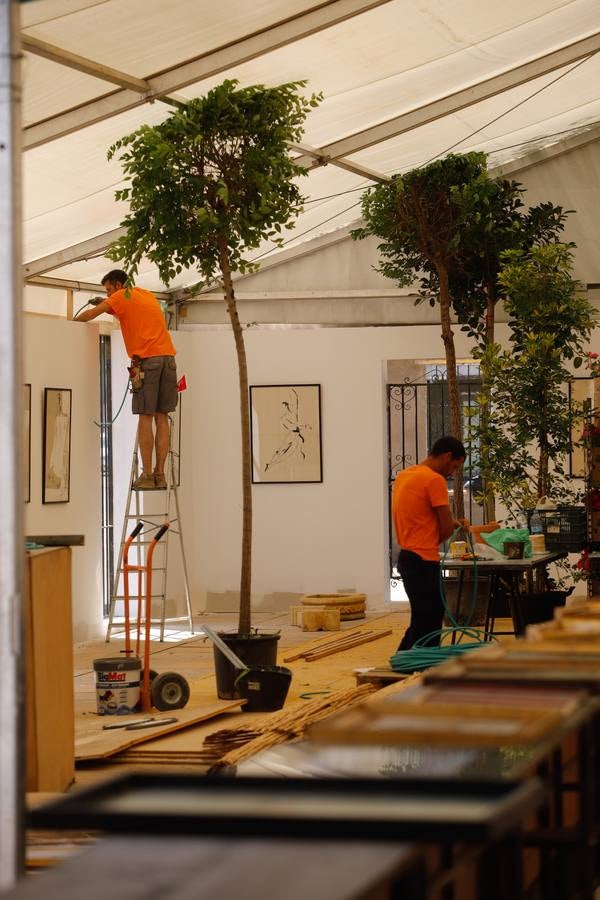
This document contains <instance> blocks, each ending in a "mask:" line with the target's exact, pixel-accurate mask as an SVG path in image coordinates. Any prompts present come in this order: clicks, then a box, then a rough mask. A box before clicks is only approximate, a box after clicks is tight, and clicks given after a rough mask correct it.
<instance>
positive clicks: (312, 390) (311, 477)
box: [250, 384, 323, 484]
mask: <svg viewBox="0 0 600 900" xmlns="http://www.w3.org/2000/svg"><path fill="white" fill-rule="evenodd" d="M250 414H251V418H250V422H251V428H250V436H251V444H252V481H253V482H254V483H255V484H264V483H267V482H268V483H271V484H299V483H314V482H321V481H323V470H322V459H321V385H320V384H267V385H252V386H251V387H250Z"/></svg>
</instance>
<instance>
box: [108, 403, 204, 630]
mask: <svg viewBox="0 0 600 900" xmlns="http://www.w3.org/2000/svg"><path fill="white" fill-rule="evenodd" d="M172 437H173V419H172V417H171V416H169V451H168V455H167V466H166V473H167V478H166V481H167V488H166V491H165V507H166V509H165V512H164V513H162V512H160V513H146V514H145V515H143V514H142V512H141V503H140V500H141V498H140V496H139V494H140V491H134V490H133V483H134V481H135V480H136V478H137V476H138V463H139V437H138V434H137V433H136V439H135V445H134V449H133V457H132V461H131V470H130V477H129V490H128V492H127V501H126V506H125V514H124V516H123V528H122V531H121V543H120V546H119V555H118V560H117V565H116V568H115V572H114V579H113V591H112V597H111V602H110V609H109V616H108V625H107V629H106V642H107V643H108V642H109V641H110V638H111V633H112V631H113V630H114V629H117V628H121V629H122V628H123V625H124V620H123V621H122V622H120V621H119V622H117V621H115V609H116V605H117V602H119V601H120V600H122V599H123V594H122V593H121V594H119V584H120V581H121V578H122V577H123V548H124V545H125V541H126V540H127V531H128V523H129V522H130V520H132V519H135V520H136V521H138V522H143V523H144V524H145V525H147V526H148V528H146V529H142V531H141V533H140V534H139V535H137V537H136V539H135V540H134V541H133V542H132V547H131V548H130V552H131V550H133V548H134V547H135V553H136V563H135V564H134V565H133V566H132V567H131V568H132V569H133V568H135V569H138V570H139V571H138V578H140V579H142V578H143V574H144V573H143V570H144V568H145V567H144V564H143V559H144V552H143V548H144V546H147V545H149V544H150V543H151V541H146V540H143V537H144V534H147V532H148V530H149V529H154V528H156V527H159V525H158V523H157V522H155V521H152V520H153V519H160V520H161V522H160V524H163V523H165V522H166V523H169V525H171V524H175V523H176V524H177V525H178V528H174V529H173V535H177V536H178V538H179V548H180V552H181V561H182V571H183V583H184V596H185V606H186V612H185V615H182V616H169V617H167V614H166V604H167V582H168V558H169V532H170V531H171V529H170V528H169V529H168V531H167V533H166V535H165V540H164V542H162V543H161V544H160V545H159V546H161V547H162V546H164V560H163V563H164V565H163V566H160V567H158V568H157V569H156V570H155V573H156V575H157V576H158V578H161V579H162V590H161V592H160V593H153V595H152V599H157V600H159V601H160V617H159V618H158V619H152V618H151V621H152V623H153V625H156V624H158V625H159V627H160V641H161V642H163V641H164V638H165V624H166V623H167V622H183V621H187V623H188V628H189V631H190V632H191V633H192V634H193V633H194V623H193V617H192V606H191V598H190V586H189V576H188V568H187V560H186V556H185V548H184V544H183V527H182V524H181V511H180V507H179V496H178V493H177V483H176V481H175V464H174V452H173V450H172V449H171V447H172ZM132 495H135V501H134V506H135V514H131V506H132ZM172 502H174V504H175V516H174V517H173V518H171V515H170V510H171V504H172Z"/></svg>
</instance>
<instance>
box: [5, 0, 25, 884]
mask: <svg viewBox="0 0 600 900" xmlns="http://www.w3.org/2000/svg"><path fill="white" fill-rule="evenodd" d="M18 18H19V8H18V3H17V0H0V235H2V239H1V240H0V288H1V290H0V304H1V309H2V316H1V318H2V327H1V328H0V385H2V393H1V395H0V436H1V437H0V472H1V473H2V503H1V504H0V735H1V736H2V737H1V740H0V891H2V890H7V889H9V888H11V887H12V886H13V885H14V883H15V881H16V880H17V878H18V877H19V875H20V874H21V873H22V871H23V859H24V849H23V845H24V827H23V810H24V796H25V795H24V759H25V752H24V751H25V741H24V716H23V712H24V687H23V682H24V678H23V675H24V666H23V655H22V654H23V639H22V635H23V598H22V590H23V566H24V559H23V557H24V549H23V548H24V542H23V489H22V472H21V463H20V459H19V457H20V450H21V448H22V446H23V440H22V437H21V436H22V434H23V425H22V409H23V377H22V370H21V345H22V335H21V319H22V271H21V259H22V253H21V144H20V132H21V110H20V105H21V84H20V43H19V41H20V38H19V29H18Z"/></svg>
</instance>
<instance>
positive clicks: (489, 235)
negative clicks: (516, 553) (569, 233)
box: [422, 176, 567, 522]
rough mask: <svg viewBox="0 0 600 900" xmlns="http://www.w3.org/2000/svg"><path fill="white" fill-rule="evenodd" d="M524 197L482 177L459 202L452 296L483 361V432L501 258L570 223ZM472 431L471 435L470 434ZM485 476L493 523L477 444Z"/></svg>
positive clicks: (484, 457)
mask: <svg viewBox="0 0 600 900" xmlns="http://www.w3.org/2000/svg"><path fill="white" fill-rule="evenodd" d="M524 193H525V191H524V189H523V187H522V186H521V185H519V184H518V183H517V182H515V181H509V180H507V179H503V178H500V179H492V178H490V177H483V176H481V177H478V178H476V179H475V180H474V181H472V182H471V183H469V184H466V185H465V187H464V189H463V190H462V191H461V194H460V197H459V198H458V202H459V203H460V204H461V206H462V208H463V212H464V220H465V227H464V231H463V238H462V240H461V247H460V259H459V264H458V265H457V266H455V267H454V269H453V271H452V272H451V275H450V296H451V301H452V306H453V309H454V311H455V313H456V317H457V320H458V322H459V323H460V324H461V330H462V331H464V332H466V333H467V334H469V335H470V336H471V337H472V338H474V340H475V342H476V346H475V349H474V356H475V358H478V359H479V361H480V373H481V392H480V397H479V398H478V403H477V406H476V407H474V408H472V409H471V410H468V411H467V412H468V413H473V411H474V410H476V415H477V418H478V420H479V421H478V426H479V422H480V423H481V429H482V430H483V431H486V430H487V429H489V428H490V407H489V393H488V383H489V377H490V376H489V371H488V368H489V365H491V362H490V360H489V350H490V348H492V347H493V345H494V342H495V323H496V308H497V305H498V303H499V301H501V300H504V299H505V296H506V291H505V289H504V287H503V285H501V284H500V282H499V279H498V276H499V272H500V269H501V266H502V263H501V255H502V254H503V253H505V252H506V251H507V250H511V249H522V250H527V249H529V248H530V247H532V246H534V245H538V244H545V243H549V242H555V241H557V240H558V236H559V233H560V232H561V231H562V230H563V228H564V222H565V219H566V217H567V214H566V212H565V211H564V210H563V209H562V207H560V206H554V205H553V204H552V203H549V202H546V203H540V204H538V205H537V206H533V207H530V208H529V209H527V210H524V202H523V195H524ZM435 287H436V285H435V278H431V277H430V278H429V279H428V281H426V282H425V283H424V285H423V288H424V290H423V291H422V294H424V295H425V296H431V291H432V288H434V289H435ZM470 431H471V429H469V432H470ZM475 446H476V447H477V448H478V457H479V458H478V463H479V471H480V475H481V499H482V501H483V504H484V508H485V520H486V521H487V522H492V521H494V520H495V517H496V511H495V497H494V492H493V490H492V487H491V477H490V476H491V474H492V473H491V469H490V462H489V455H488V448H487V444H485V443H484V444H478V442H475Z"/></svg>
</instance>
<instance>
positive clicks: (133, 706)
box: [94, 656, 142, 716]
mask: <svg viewBox="0 0 600 900" xmlns="http://www.w3.org/2000/svg"><path fill="white" fill-rule="evenodd" d="M141 670H142V661H141V659H138V657H134V658H132V659H123V658H122V657H120V656H117V657H112V658H109V659H95V660H94V672H95V673H96V707H97V710H98V715H99V716H110V715H117V716H118V715H128V714H129V713H132V712H135V711H136V710H137V708H138V704H139V702H140V675H141Z"/></svg>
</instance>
